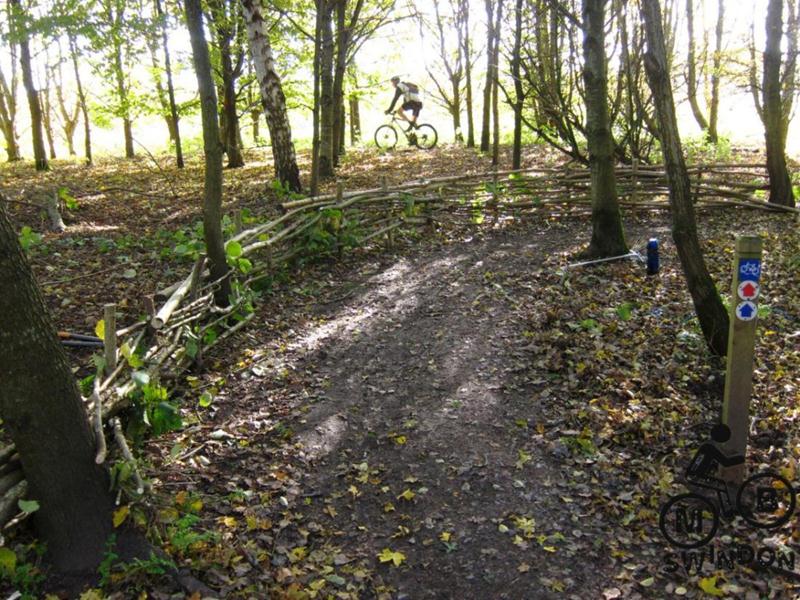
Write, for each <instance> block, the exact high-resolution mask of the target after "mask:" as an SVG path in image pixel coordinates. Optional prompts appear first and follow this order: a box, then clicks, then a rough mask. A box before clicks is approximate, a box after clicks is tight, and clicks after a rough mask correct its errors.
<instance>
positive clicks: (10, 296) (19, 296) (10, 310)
mask: <svg viewBox="0 0 800 600" xmlns="http://www.w3.org/2000/svg"><path fill="white" fill-rule="evenodd" d="M0 281H13V282H14V285H8V286H4V288H3V293H2V294H0V380H2V382H3V385H2V386H0V414H2V418H3V426H4V428H5V429H6V431H7V432H8V433H9V434H10V436H11V439H12V440H13V442H14V444H15V445H16V448H17V451H18V452H19V456H20V460H21V462H22V469H23V471H24V473H25V478H26V479H27V481H28V496H29V497H30V498H32V499H34V500H36V501H37V502H38V503H39V510H38V511H36V513H34V523H35V525H36V529H37V531H38V533H39V535H40V536H41V538H42V540H43V541H44V542H46V544H47V552H48V554H49V558H50V560H51V561H52V563H53V565H54V566H55V567H56V569H58V570H59V571H61V572H67V573H78V572H80V573H84V574H87V573H88V574H91V573H95V572H96V568H97V565H98V564H99V563H100V561H101V560H102V558H103V556H104V555H105V551H106V542H107V541H108V536H109V535H110V534H111V533H112V532H113V528H112V524H111V511H112V509H113V498H112V497H111V494H110V492H109V480H108V472H107V470H106V468H105V467H104V466H100V465H97V464H95V460H94V459H95V452H96V444H95V437H94V433H93V430H92V428H91V427H90V425H89V421H88V419H87V416H86V410H85V408H84V405H83V401H82V399H81V395H80V392H79V391H78V387H77V385H76V383H75V378H74V377H73V375H72V370H71V369H70V365H69V362H68V360H67V357H66V355H65V354H64V350H63V348H62V347H61V345H60V344H59V342H58V337H57V336H56V330H55V327H54V326H53V323H52V321H51V319H50V316H49V314H48V313H47V308H46V305H45V303H44V299H43V298H42V295H41V292H40V291H39V288H38V287H37V285H36V282H35V280H34V277H33V273H32V272H31V269H30V266H29V265H28V262H27V260H26V259H25V255H24V254H23V252H22V249H21V248H20V246H19V243H18V241H17V234H16V232H15V231H14V229H13V228H12V226H11V223H10V222H9V220H8V217H7V215H6V213H5V208H4V203H3V202H0Z"/></svg>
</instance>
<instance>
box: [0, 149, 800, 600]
mask: <svg viewBox="0 0 800 600" xmlns="http://www.w3.org/2000/svg"><path fill="white" fill-rule="evenodd" d="M750 158H751V157H748V159H750ZM251 159H252V157H251ZM527 160H529V161H554V160H557V159H556V157H554V156H553V155H552V154H550V153H547V152H545V151H543V150H541V149H535V151H532V152H531V155H530V156H528V158H527ZM246 169H247V170H244V171H242V170H239V171H237V172H233V171H228V172H226V174H227V177H228V179H229V181H228V183H227V186H226V192H227V196H226V197H227V198H228V202H227V205H226V208H227V209H228V210H229V209H230V208H232V207H248V208H250V209H251V210H252V213H253V214H254V215H261V214H265V213H266V214H269V211H274V210H275V206H274V201H272V202H270V201H267V202H265V201H264V200H263V188H264V186H265V185H266V182H267V181H268V174H267V173H266V171H265V166H264V165H263V164H261V165H260V166H259V165H258V164H257V163H256V162H255V161H252V160H251V165H250V166H248V167H247V168H246ZM470 170H472V171H475V172H479V171H485V170H488V165H487V163H486V161H485V159H484V158H482V157H480V156H479V155H477V154H475V153H472V152H469V151H465V150H463V149H457V148H447V147H446V148H443V149H440V150H437V151H435V152H434V153H430V154H423V153H418V152H399V153H396V154H390V155H383V156H381V155H377V154H373V153H370V152H369V151H364V152H363V153H358V154H354V155H352V157H350V158H348V160H347V162H346V164H345V165H344V166H343V169H342V174H341V176H342V179H343V180H345V181H346V185H347V186H348V188H350V189H352V188H358V187H367V186H373V185H374V184H375V182H376V180H377V179H378V178H379V177H380V176H382V175H385V176H387V177H389V178H390V181H400V180H402V179H403V178H404V177H405V178H407V177H408V175H406V174H408V173H410V174H412V175H411V176H412V177H418V176H435V175H442V174H449V173H452V172H454V171H458V172H466V171H470ZM6 174H10V176H9V177H7V178H5V184H6V185H7V186H8V188H7V190H6V191H9V192H11V194H12V197H13V198H18V199H23V198H25V197H30V196H25V193H26V192H23V191H22V189H23V188H24V187H26V186H27V188H28V189H31V186H39V187H38V188H36V189H45V188H46V187H47V186H53V185H57V186H64V187H67V188H68V189H69V191H70V194H71V195H73V196H75V197H76V198H77V199H78V208H77V209H75V210H74V211H73V212H72V213H71V214H70V215H68V218H67V220H68V225H69V226H70V227H69V229H68V231H67V232H66V233H64V234H58V235H55V234H47V235H45V237H44V239H43V240H41V241H36V242H35V243H34V244H33V245H32V248H31V250H30V251H29V253H30V255H31V258H32V261H33V263H34V268H35V270H36V273H37V276H38V277H39V279H40V281H45V284H44V285H43V289H44V291H45V294H46V296H47V299H48V302H49V304H50V306H51V308H52V309H53V311H54V314H55V318H56V319H57V322H58V323H59V326H60V327H63V328H70V329H73V330H77V331H80V332H83V333H90V332H91V330H92V329H93V327H94V322H95V321H96V320H97V319H98V318H99V316H100V314H101V307H102V304H103V303H104V302H107V301H112V300H114V301H117V302H118V303H119V304H121V306H122V311H123V314H128V315H129V319H130V321H133V320H134V319H135V318H137V317H138V315H139V313H140V312H141V305H140V299H141V296H142V295H143V294H144V293H152V291H153V290H154V289H158V288H159V287H162V286H164V285H167V284H169V283H171V282H172V281H173V280H175V279H176V278H177V274H178V273H184V272H185V271H186V270H187V269H188V265H189V264H191V258H188V257H185V256H183V254H184V253H183V252H177V253H176V251H175V248H176V247H178V246H180V245H188V244H191V243H193V238H192V235H191V231H192V222H193V220H194V219H196V218H197V206H198V202H197V199H198V198H199V194H200V193H201V185H202V184H201V179H200V177H199V165H198V164H196V163H193V164H192V165H191V166H190V169H189V170H188V171H187V172H186V173H176V172H175V171H174V170H172V169H169V168H167V167H166V166H164V165H163V164H162V165H161V166H160V167H159V168H157V169H153V168H152V167H148V166H147V162H146V161H144V160H140V161H137V162H136V163H134V164H133V165H131V164H130V163H121V162H109V163H106V164H103V165H100V166H98V167H96V168H94V169H92V170H91V171H90V172H88V174H87V173H86V172H85V171H82V170H81V169H79V168H78V167H74V168H73V167H64V168H63V169H59V170H56V171H55V172H54V173H53V174H50V175H47V176H44V177H43V178H40V179H38V180H37V179H34V178H33V177H31V175H30V173H27V172H26V171H25V170H24V169H21V168H16V169H15V170H14V171H11V172H9V171H6V172H4V175H6ZM87 175H88V176H87ZM168 181H172V182H173V187H174V189H175V193H174V194H173V195H172V197H171V198H165V197H163V191H164V190H166V189H169V187H168V186H167V184H166V182H168ZM31 182H33V183H31ZM79 186H80V187H79ZM109 187H115V188H119V189H120V190H122V191H119V192H113V194H118V195H112V191H111V190H108V191H107V192H106V193H104V194H98V193H97V192H98V190H103V189H106V190H107V188H109ZM132 188H134V189H135V190H136V191H135V193H131V192H130V190H131V189H132ZM27 193H28V194H30V193H31V192H27ZM145 194H146V195H145ZM159 194H161V196H159ZM15 208H16V207H15ZM20 208H21V210H19V211H15V217H16V218H17V219H18V220H19V223H20V225H22V224H25V223H27V224H29V225H30V226H32V227H34V228H35V229H36V230H37V231H40V230H41V227H37V226H36V225H37V220H36V219H37V218H38V216H37V212H36V211H31V210H29V209H27V208H26V207H25V206H21V207H20ZM698 220H699V229H700V232H701V237H702V239H703V246H704V250H705V252H706V259H707V262H708V265H709V268H710V270H711V271H712V274H713V275H714V277H715V280H716V281H717V284H718V286H719V288H720V289H721V290H723V296H724V295H726V294H727V289H728V287H729V285H730V283H729V282H730V269H731V257H732V250H733V240H734V236H735V235H736V234H739V233H753V232H755V233H759V234H761V235H762V236H763V237H764V242H765V273H764V275H763V279H762V288H763V292H762V294H763V295H762V298H761V299H760V307H761V314H760V319H759V337H758V341H757V347H756V364H755V367H756V368H755V375H754V379H755V387H754V394H753V409H752V413H753V415H754V417H755V418H754V424H753V428H752V432H751V434H752V435H751V451H750V455H749V456H748V466H749V469H750V470H751V471H754V470H758V469H759V468H767V467H769V468H771V469H774V470H781V472H782V473H783V474H784V475H786V476H787V477H789V478H790V479H792V480H794V479H795V471H796V465H797V460H798V458H800V431H798V429H797V427H796V419H797V416H798V414H800V413H798V410H799V408H800V407H799V405H798V403H800V376H798V373H800V311H799V310H798V306H800V274H799V273H800V235H798V228H797V224H796V222H795V221H794V220H793V219H791V218H786V217H784V216H780V215H772V214H766V213H758V212H753V211H745V210H735V209H734V210H731V209H726V210H719V209H717V210H715V211H714V212H702V213H700V214H699V216H698ZM180 231H182V232H183V234H182V235H179V234H177V233H176V232H180ZM590 231H591V228H590V224H589V223H588V221H587V220H585V219H582V218H571V219H560V220H555V219H548V218H539V219H531V220H528V221H525V222H522V223H514V224H506V225H504V226H502V227H500V226H499V225H497V224H492V223H491V222H490V221H489V220H487V221H486V222H485V223H483V224H482V225H480V226H477V225H476V226H472V227H464V228H462V229H457V230H448V231H442V230H440V231H438V232H437V233H436V234H434V235H426V236H423V237H420V236H408V237H405V238H402V239H401V240H400V242H399V244H398V246H396V247H395V248H394V249H393V250H392V251H387V250H385V249H378V248H373V249H368V250H363V251H357V252H354V253H351V254H348V255H346V256H345V257H344V258H343V260H341V261H336V262H333V261H323V262H317V263H314V264H309V265H306V266H304V267H303V268H302V269H301V270H300V271H298V272H296V273H294V274H293V275H292V277H291V278H289V279H288V280H286V281H284V282H281V283H279V284H277V285H276V287H275V288H274V289H273V290H272V293H270V294H268V295H265V296H264V297H263V298H262V299H261V301H260V302H259V304H258V306H257V309H256V310H257V316H256V319H255V320H254V322H253V325H252V326H251V327H249V328H247V329H246V330H244V331H242V332H240V333H239V334H237V335H236V336H234V337H232V338H231V339H229V340H228V341H227V342H226V343H225V345H224V347H218V348H216V349H215V350H214V351H213V352H212V353H211V354H210V355H209V356H206V357H205V359H204V368H203V369H202V370H199V371H197V372H195V373H192V374H189V375H187V377H186V381H185V382H184V383H183V385H182V389H183V392H182V395H183V407H182V410H183V412H184V422H185V423H186V426H185V428H184V429H182V430H180V431H177V432H173V433H170V434H165V435H163V436H161V437H158V438H152V439H150V440H148V441H146V442H145V443H144V444H143V445H142V447H140V448H139V452H140V455H141V456H142V465H143V467H144V473H145V475H146V476H147V477H148V478H149V480H150V482H151V484H152V487H153V493H152V494H151V495H150V496H148V497H147V498H145V499H144V501H141V502H138V503H131V505H132V507H133V508H132V509H131V511H130V514H131V515H132V517H131V519H132V520H135V521H137V522H139V523H140V524H142V525H143V526H144V527H146V528H147V529H148V531H149V533H150V536H151V539H153V540H154V541H156V542H158V543H159V544H161V545H162V547H163V548H164V549H165V550H166V551H167V553H168V554H169V555H170V557H171V558H172V559H173V560H174V561H175V562H176V563H177V564H178V565H179V566H181V567H186V568H189V569H191V570H192V572H193V573H194V575H195V576H196V577H198V578H199V579H200V580H202V581H203V582H204V583H205V584H206V585H207V586H209V587H210V588H211V589H213V590H215V591H216V593H217V594H218V596H219V597H230V598H234V597H243V598H244V597H251V598H263V597H276V598H386V599H389V598H397V599H400V598H408V599H416V598H466V599H471V598H475V599H484V598H498V599H499V598H509V599H517V598H580V599H584V598H606V599H610V598H638V597H643V598H664V597H674V596H677V597H687V598H702V597H729V598H747V599H748V600H751V599H755V598H786V597H792V596H794V595H795V594H796V593H797V590H798V587H800V586H798V581H800V574H798V573H800V565H791V566H789V565H787V564H782V567H783V571H782V572H779V571H778V570H777V569H776V568H775V565H772V566H769V567H763V568H762V567H759V566H758V565H757V564H748V565H742V564H733V565H730V566H728V565H726V564H724V562H725V561H724V560H723V561H722V562H719V555H720V553H723V556H724V555H725V553H729V552H731V551H734V550H735V551H741V548H744V547H749V548H751V549H752V550H753V551H754V552H759V551H762V550H763V549H764V548H767V549H769V551H771V552H773V553H778V554H780V555H784V554H786V553H789V552H796V551H797V550H798V549H799V548H798V540H800V527H798V526H797V525H798V524H797V520H796V518H795V519H793V520H792V521H790V523H788V524H787V525H785V526H784V527H782V528H780V529H778V530H769V531H759V530H755V529H751V528H750V529H749V528H747V527H746V526H745V524H743V523H742V522H740V521H738V520H737V521H736V522H734V523H723V524H722V526H721V529H720V531H719V533H718V535H717V539H716V540H715V541H714V542H712V544H711V546H710V547H713V548H714V549H715V552H716V554H715V556H714V557H709V556H708V555H705V558H706V560H705V562H703V557H704V555H700V554H699V552H696V553H694V554H693V555H689V554H686V555H684V554H681V552H680V551H679V550H678V549H673V548H671V547H670V546H669V545H668V543H667V542H666V540H665V539H664V538H663V536H662V535H661V533H660V532H659V529H658V511H659V508H660V505H661V504H662V503H663V502H664V500H666V498H667V497H668V496H670V495H674V494H676V493H679V492H680V491H684V487H683V486H682V485H681V483H680V474H681V472H682V471H683V469H684V468H685V465H686V463H687V461H688V460H689V459H690V457H691V455H692V453H693V451H694V449H695V448H696V447H697V446H698V445H699V444H700V443H702V441H704V440H705V439H706V436H707V432H708V429H709V426H710V424H711V423H713V422H714V421H715V419H716V417H717V414H718V411H719V407H720V403H721V398H722V389H723V382H724V362H723V361H722V360H720V359H718V358H716V359H715V358H713V357H711V356H709V355H708V353H707V351H706V350H705V346H704V343H703V341H702V337H701V335H700V333H699V328H698V326H697V322H696V320H695V319H694V317H693V310H692V305H691V301H690V299H689V296H688V294H687V292H686V290H685V285H684V282H683V277H682V275H681V272H680V265H679V263H678V259H677V256H676V253H675V249H674V246H673V245H672V243H671V241H670V236H669V217H668V215H667V214H665V213H663V212H653V213H641V214H629V215H626V231H627V235H628V238H629V240H630V241H631V243H632V244H634V246H635V248H636V249H637V250H639V251H641V250H642V249H643V242H644V241H645V240H646V239H647V238H649V237H653V236H655V237H658V238H659V239H660V240H661V254H662V270H661V273H660V274H659V275H658V276H656V277H647V276H646V275H645V272H644V267H643V265H641V264H640V263H638V262H636V261H625V262H617V263H609V264H605V265H598V266H591V267H580V268H576V269H571V270H567V271H565V266H566V265H567V264H568V263H570V262H572V260H573V258H572V257H573V256H574V255H575V254H576V253H577V252H578V251H579V250H580V249H581V248H582V247H583V246H584V245H585V244H586V243H587V242H588V239H589V235H590ZM130 270H134V271H135V273H131V272H130ZM101 272H103V273H101ZM92 273H99V274H98V275H96V276H89V277H83V275H87V274H92ZM77 277H80V278H79V279H78V278H77ZM67 280H69V281H67ZM48 282H49V283H48ZM123 302H124V304H123ZM122 321H123V323H124V319H123V320H122ZM74 359H75V362H76V366H78V365H79V364H81V363H82V362H83V361H85V356H84V355H81V354H74ZM126 514H127V512H126V513H124V514H122V513H121V516H122V517H124V516H125V515H126ZM767 555H768V554H767ZM763 556H765V555H764V554H763V553H762V557H763ZM692 561H694V563H692ZM698 562H700V563H702V565H701V566H700V569H698V568H697V566H698ZM673 566H674V568H673ZM687 567H688V568H687ZM157 572H158V563H157V561H152V562H151V563H142V564H139V565H131V566H129V567H127V568H125V569H120V568H115V569H113V570H112V572H111V573H107V577H106V579H107V582H106V583H107V585H106V590H107V591H109V592H112V593H114V590H117V592H116V594H117V596H118V597H120V598H127V597H137V596H138V594H139V593H140V592H142V591H146V592H147V593H149V595H150V597H153V598H170V597H182V595H181V593H180V592H179V591H178V590H176V589H174V588H173V587H172V585H173V584H171V582H170V581H168V580H166V579H159V578H158V577H156V576H155V575H156V574H157Z"/></svg>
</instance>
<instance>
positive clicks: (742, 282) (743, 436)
mask: <svg viewBox="0 0 800 600" xmlns="http://www.w3.org/2000/svg"><path fill="white" fill-rule="evenodd" d="M760 281H761V238H760V237H758V236H740V237H738V238H736V253H735V255H734V259H733V282H732V284H731V308H730V329H729V333H728V368H727V371H726V373H725V394H724V396H723V401H722V422H723V423H725V424H726V425H727V426H728V427H730V430H731V439H730V441H728V443H727V444H726V445H725V451H726V452H727V454H729V455H732V454H738V455H741V456H747V434H748V431H749V429H750V396H751V395H752V392H753V350H754V348H755V339H756V316H757V315H758V307H757V305H756V302H755V301H756V299H757V298H758V295H759V293H760V291H761V288H760ZM744 473H745V466H744V465H737V466H735V467H730V468H728V469H723V478H724V479H726V480H727V481H731V482H734V483H737V484H738V483H741V482H742V480H743V478H744Z"/></svg>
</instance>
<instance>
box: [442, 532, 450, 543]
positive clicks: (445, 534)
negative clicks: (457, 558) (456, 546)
mask: <svg viewBox="0 0 800 600" xmlns="http://www.w3.org/2000/svg"><path fill="white" fill-rule="evenodd" d="M450 537H451V533H450V532H449V531H443V532H442V533H441V534H440V535H439V539H440V540H442V541H443V542H449V541H450Z"/></svg>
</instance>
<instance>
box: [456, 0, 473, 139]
mask: <svg viewBox="0 0 800 600" xmlns="http://www.w3.org/2000/svg"><path fill="white" fill-rule="evenodd" d="M460 2H461V10H462V11H463V27H464V41H463V55H464V76H465V80H466V90H465V98H464V100H465V102H466V104H467V106H466V108H467V148H474V147H475V117H474V113H473V102H472V50H471V48H470V43H469V0H460Z"/></svg>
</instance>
